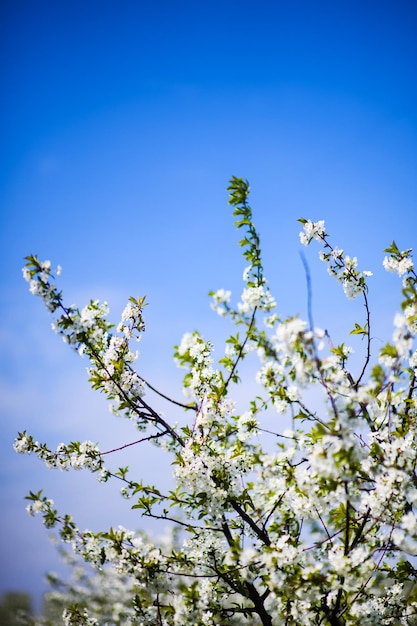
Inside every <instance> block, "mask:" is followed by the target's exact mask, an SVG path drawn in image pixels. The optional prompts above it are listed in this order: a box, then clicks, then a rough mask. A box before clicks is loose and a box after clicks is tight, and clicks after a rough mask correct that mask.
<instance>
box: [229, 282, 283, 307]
mask: <svg viewBox="0 0 417 626" xmlns="http://www.w3.org/2000/svg"><path fill="white" fill-rule="evenodd" d="M237 306H238V311H239V313H243V314H246V313H249V314H250V313H252V312H253V311H254V310H255V308H256V309H259V310H260V311H270V310H271V309H273V308H274V307H275V306H276V303H275V299H274V298H273V296H272V295H271V292H270V291H269V289H267V288H266V287H265V286H264V285H260V286H259V287H246V288H245V289H244V290H243V293H242V300H241V302H239V303H238V305H237Z"/></svg>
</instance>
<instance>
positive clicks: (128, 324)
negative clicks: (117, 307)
mask: <svg viewBox="0 0 417 626" xmlns="http://www.w3.org/2000/svg"><path fill="white" fill-rule="evenodd" d="M143 301H144V299H142V302H136V301H131V302H128V303H127V305H126V307H125V308H124V310H123V312H122V318H121V321H120V323H119V325H118V326H117V331H118V332H119V333H123V334H124V335H125V337H126V338H127V339H131V338H132V337H133V336H135V339H136V341H140V339H141V333H142V332H143V331H144V330H145V322H144V321H143V317H142V305H143Z"/></svg>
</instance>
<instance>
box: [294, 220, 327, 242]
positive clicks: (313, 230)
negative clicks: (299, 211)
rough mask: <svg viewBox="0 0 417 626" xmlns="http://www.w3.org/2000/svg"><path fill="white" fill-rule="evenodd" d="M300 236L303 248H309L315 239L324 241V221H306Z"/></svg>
mask: <svg viewBox="0 0 417 626" xmlns="http://www.w3.org/2000/svg"><path fill="white" fill-rule="evenodd" d="M299 236H300V241H301V243H302V244H303V246H308V244H309V243H311V241H312V240H313V239H316V240H317V241H323V238H324V237H325V236H326V231H325V228H324V221H323V220H320V221H318V222H312V221H311V220H305V221H304V225H303V230H302V231H301V232H300V235H299Z"/></svg>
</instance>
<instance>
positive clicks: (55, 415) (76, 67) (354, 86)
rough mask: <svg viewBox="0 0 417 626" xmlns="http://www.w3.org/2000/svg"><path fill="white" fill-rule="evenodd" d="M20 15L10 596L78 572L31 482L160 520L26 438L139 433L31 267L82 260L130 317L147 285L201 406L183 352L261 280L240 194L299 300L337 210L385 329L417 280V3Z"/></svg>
mask: <svg viewBox="0 0 417 626" xmlns="http://www.w3.org/2000/svg"><path fill="white" fill-rule="evenodd" d="M0 11H1V14H0V18H1V20H0V22H1V25H0V29H1V32H0V42H1V43H0V54H1V59H2V62H1V80H2V85H3V97H2V99H1V102H0V112H1V115H0V124H1V129H0V131H1V137H2V141H1V154H0V159H1V167H0V207H1V215H2V217H1V232H0V236H1V246H2V251H3V254H2V258H3V262H2V265H3V272H2V282H3V289H2V290H1V294H0V315H1V330H0V340H1V352H0V388H1V398H2V399H1V407H0V410H1V414H2V421H1V424H2V435H1V440H0V446H1V455H2V459H3V463H2V467H1V469H0V481H1V484H0V487H1V492H2V521H1V525H2V527H3V528H2V534H1V537H0V541H1V544H2V545H1V546H0V553H1V554H2V556H3V558H2V565H1V572H0V578H1V580H0V591H1V590H5V589H11V588H19V589H27V590H28V591H30V592H32V593H34V594H35V595H36V597H39V594H40V592H41V590H42V589H43V588H44V585H43V580H42V576H43V574H44V572H45V571H46V570H48V569H59V568H60V565H59V560H58V557H57V556H56V554H55V551H54V548H53V547H51V546H50V545H49V541H48V539H47V533H46V531H45V530H44V528H43V527H42V525H41V523H40V520H38V519H31V518H29V517H28V516H27V514H26V512H25V502H24V500H23V498H24V496H25V495H26V494H27V493H28V491H29V489H32V490H38V489H40V488H44V490H45V492H46V493H47V494H48V495H49V496H50V497H52V498H53V499H54V500H55V502H56V503H57V506H58V507H59V509H60V510H61V511H63V512H72V513H73V514H74V517H75V519H76V521H77V523H78V524H79V525H80V527H82V528H83V527H90V528H93V529H96V530H98V529H102V528H103V529H104V528H106V527H108V526H109V525H111V524H113V525H115V524H118V523H123V524H125V525H129V526H130V527H137V526H140V525H142V523H143V522H142V521H141V519H140V518H138V517H137V513H135V514H133V513H132V512H130V511H129V505H128V503H126V502H125V501H123V500H122V499H121V498H120V497H119V495H118V493H117V489H116V488H114V489H113V491H112V488H106V486H101V485H99V484H98V483H97V481H96V480H95V479H94V477H91V476H88V475H84V474H80V473H75V474H60V473H56V474H55V473H53V472H49V471H48V470H46V469H45V468H44V467H43V466H42V465H41V464H40V462H38V461H37V460H36V459H35V458H31V457H21V456H18V455H17V454H16V453H14V452H13V450H12V443H13V439H14V437H15V435H16V433H17V431H18V430H23V429H24V428H27V429H28V430H29V431H30V432H31V433H32V434H33V435H34V436H35V437H36V438H37V439H39V440H47V441H48V442H50V443H51V445H56V444H57V443H59V442H60V441H69V440H71V439H85V438H89V439H92V440H94V441H99V442H100V445H101V447H102V448H103V449H104V448H110V447H114V446H115V445H119V444H120V445H121V444H122V443H124V442H127V441H131V440H132V438H133V439H134V438H135V433H134V432H132V431H131V430H130V428H129V425H127V424H124V423H123V422H122V421H121V420H115V419H114V418H112V416H111V415H110V413H109V412H108V409H107V407H106V404H105V402H104V400H103V398H101V397H96V395H95V394H93V392H92V391H90V390H89V388H88V383H87V381H86V378H87V377H86V374H85V368H86V365H87V364H86V362H85V361H82V360H80V359H79V358H78V357H77V356H76V355H75V354H73V353H71V352H69V351H68V349H66V348H65V346H64V345H63V344H62V343H61V341H60V339H59V338H58V337H56V336H54V335H53V333H52V332H51V330H50V322H51V320H50V319H49V317H48V314H47V312H46V310H44V308H43V306H42V303H41V302H40V301H37V300H36V299H35V298H33V297H32V296H31V295H30V294H29V292H28V291H27V286H26V284H25V283H24V282H23V280H22V278H21V267H22V265H23V257H24V256H26V255H27V254H31V253H35V254H38V255H39V257H40V258H42V259H46V258H48V259H51V261H52V263H53V264H54V265H56V264H58V263H59V264H60V265H62V267H63V273H62V277H61V281H60V284H61V286H62V288H63V290H64V295H65V297H66V301H67V303H69V304H70V303H76V304H77V305H79V306H83V305H84V304H85V303H86V302H87V301H88V300H89V299H90V298H100V299H103V300H107V301H108V302H109V304H110V308H111V311H112V313H113V316H114V320H115V321H116V322H117V321H118V315H119V314H120V312H121V310H122V309H123V307H124V304H125V302H126V300H127V299H128V297H129V296H130V295H135V296H137V295H142V294H146V295H147V299H148V301H149V306H148V308H147V311H146V313H147V331H146V335H145V337H144V339H143V342H142V344H141V359H140V361H139V370H140V373H141V374H142V375H143V376H145V378H148V379H149V380H150V381H151V382H153V383H154V384H155V385H157V386H159V387H161V388H163V389H165V390H167V391H168V392H169V393H172V394H173V395H174V396H175V397H181V372H180V371H178V370H177V369H176V368H175V366H174V364H173V361H172V346H173V345H174V344H175V343H177V342H178V341H179V340H180V339H181V336H182V334H183V332H185V331H189V330H194V328H196V327H198V328H199V329H201V331H202V332H203V333H204V335H205V336H206V337H207V338H213V339H214V340H215V341H216V340H218V342H220V340H221V339H222V338H224V336H225V333H226V332H227V330H228V327H227V325H225V326H224V325H223V323H222V321H221V320H219V319H218V318H216V316H215V315H214V313H212V312H211V310H210V307H209V300H208V298H207V292H208V291H209V290H211V289H217V288H220V287H225V288H231V289H232V291H233V293H234V294H235V296H236V298H238V297H239V295H240V291H241V288H242V282H241V274H242V269H243V267H244V262H243V261H242V259H241V256H240V251H239V248H238V246H237V241H238V239H239V236H238V235H237V234H236V232H235V231H234V227H233V219H232V217H231V211H230V207H228V205H227V193H226V187H227V183H228V180H229V179H230V177H231V176H232V175H235V176H242V177H245V178H248V179H249V180H250V182H251V186H252V196H251V203H252V206H253V210H254V216H255V223H256V225H257V227H258V230H259V231H260V233H261V236H262V242H263V247H264V255H263V256H264V260H265V266H266V275H267V276H268V277H269V282H270V286H271V289H272V291H273V293H274V295H275V297H276V300H277V302H278V307H279V311H280V312H281V313H282V314H290V313H296V312H299V313H300V314H302V315H304V316H305V315H306V294H305V282H304V275H303V268H302V264H301V261H300V256H299V253H300V245H299V241H298V231H299V224H297V221H296V220H297V218H299V217H301V216H304V217H307V218H311V219H314V220H317V219H324V220H325V221H326V224H327V230H328V232H329V233H330V234H331V235H332V239H333V242H334V243H335V244H337V245H339V246H341V247H344V248H345V250H346V251H347V252H348V253H350V254H352V255H357V256H358V258H359V263H360V266H361V267H362V268H363V269H369V270H372V271H373V272H374V276H373V278H372V282H371V284H370V288H371V291H370V302H371V306H373V310H374V317H373V324H374V329H375V336H376V337H378V339H379V338H381V340H382V339H388V338H389V336H390V333H391V322H392V318H393V315H394V312H395V311H396V310H397V308H398V301H399V294H400V283H399V281H398V280H396V279H395V277H393V276H390V275H386V274H385V272H384V271H383V270H382V267H381V261H382V258H383V249H384V248H385V247H386V246H387V245H389V244H390V242H391V241H392V239H395V240H396V242H397V243H398V245H399V247H400V248H407V247H413V246H415V239H416V233H417V228H416V227H417V217H416V216H417V97H416V96H417V82H416V80H415V75H416V71H417V38H416V35H415V33H416V26H417V7H416V4H415V3H414V2H413V1H411V0H410V1H406V0H399V1H397V2H395V3H394V2H385V3H384V2H382V3H381V2H380V3H377V2H370V1H367V0H362V1H361V2H355V1H349V2H344V1H342V2H337V3H335V2H320V1H319V2H314V3H313V2H307V1H304V0H300V1H281V0H276V1H275V2H272V1H266V0H260V1H257V2H249V1H242V0H240V1H239V2H237V1H236V2H235V1H228V0H223V2H221V3H220V2H217V1H216V0H215V1H212V2H210V3H201V2H200V3H196V2H166V1H162V0H155V2H152V3H149V2H146V3H145V2H142V1H141V0H137V1H136V2H133V1H129V0H125V1H123V2H118V3H117V4H116V2H110V1H102V2H94V1H88V0H87V1H85V2H78V1H72V2H69V1H65V0H62V1H61V2H59V3H56V2H51V1H49V0H45V1H42V0H39V2H36V3H34V2H29V1H25V0H19V1H18V2H14V1H13V2H12V1H11V0H8V1H6V2H3V4H2V8H1V9H0ZM306 254H307V259H308V262H309V265H310V267H311V273H312V279H313V297H314V301H313V305H314V317H315V321H316V323H317V324H318V325H320V326H322V327H328V328H329V329H330V330H331V332H332V335H333V336H334V337H335V339H336V340H340V341H342V340H344V339H345V338H346V337H345V335H346V332H347V331H348V330H350V329H351V328H352V327H353V322H354V321H359V322H360V321H362V320H361V315H363V311H362V309H361V306H360V305H357V304H351V303H349V302H346V301H345V300H344V299H343V296H342V295H341V294H340V290H339V289H338V286H337V285H336V284H335V285H333V283H332V282H331V280H330V278H328V277H327V275H326V272H325V268H324V267H321V266H320V264H319V263H318V261H317V260H316V254H317V253H316V251H315V250H308V251H307V252H306ZM352 343H353V340H352ZM358 350H359V352H360V345H358ZM221 353H222V348H221V346H219V349H218V355H219V356H221ZM164 410H166V411H167V412H168V413H167V414H168V415H169V416H171V410H170V409H169V407H165V408H164ZM127 462H130V463H132V464H133V465H134V466H135V467H136V471H137V474H136V476H137V477H138V478H141V477H146V476H152V475H155V472H157V471H158V472H159V474H160V476H161V479H164V476H165V475H167V474H168V473H169V471H170V470H169V467H168V466H167V465H166V464H165V465H164V462H163V460H162V459H159V457H157V455H156V452H155V451H154V450H153V449H152V450H151V451H145V450H144V449H143V450H142V449H141V450H140V451H139V450H136V451H135V453H134V454H131V455H130V457H129V458H128V461H126V457H120V459H115V461H114V463H115V464H116V465H117V464H119V465H124V464H126V463H127ZM4 557H5V558H4Z"/></svg>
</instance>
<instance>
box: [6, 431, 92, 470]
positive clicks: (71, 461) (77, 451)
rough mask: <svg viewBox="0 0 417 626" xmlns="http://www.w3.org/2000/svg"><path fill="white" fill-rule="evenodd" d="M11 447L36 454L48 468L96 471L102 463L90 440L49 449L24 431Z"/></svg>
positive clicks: (21, 451)
mask: <svg viewBox="0 0 417 626" xmlns="http://www.w3.org/2000/svg"><path fill="white" fill-rule="evenodd" d="M13 447H14V449H15V451H16V452H18V453H20V454H32V453H33V454H36V455H37V457H38V458H39V459H40V460H41V461H43V462H44V463H45V465H46V466H47V467H48V468H49V469H55V468H58V469H60V470H69V469H70V468H72V469H76V470H80V469H88V470H90V471H91V472H96V471H97V470H99V469H101V468H102V465H103V462H102V459H101V455H100V451H99V449H98V446H97V444H96V443H93V442H92V441H83V442H78V441H77V442H72V443H70V444H68V445H66V444H64V443H60V444H58V446H57V447H56V449H55V450H50V449H49V448H48V447H47V446H46V445H45V444H40V443H39V442H38V441H35V440H34V439H33V438H32V437H31V436H28V435H27V433H26V431H24V432H23V433H20V434H19V436H18V437H17V438H16V439H15V441H14V444H13Z"/></svg>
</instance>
